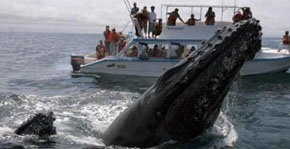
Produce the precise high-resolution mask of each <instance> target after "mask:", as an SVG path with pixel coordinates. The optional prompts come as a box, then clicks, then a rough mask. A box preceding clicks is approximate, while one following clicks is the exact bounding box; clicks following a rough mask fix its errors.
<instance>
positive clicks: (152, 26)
mask: <svg viewBox="0 0 290 149" xmlns="http://www.w3.org/2000/svg"><path fill="white" fill-rule="evenodd" d="M154 30H155V24H154V23H149V32H153V31H154Z"/></svg>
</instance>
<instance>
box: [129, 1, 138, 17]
mask: <svg viewBox="0 0 290 149" xmlns="http://www.w3.org/2000/svg"><path fill="white" fill-rule="evenodd" d="M138 11H139V8H138V7H137V3H136V2H135V3H134V4H133V8H132V9H131V15H135V14H137V13H138Z"/></svg>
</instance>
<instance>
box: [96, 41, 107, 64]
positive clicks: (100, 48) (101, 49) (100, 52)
mask: <svg viewBox="0 0 290 149" xmlns="http://www.w3.org/2000/svg"><path fill="white" fill-rule="evenodd" d="M105 53H106V48H105V45H104V43H103V40H100V42H99V44H98V45H97V47H96V58H97V60H100V59H103V58H105Z"/></svg>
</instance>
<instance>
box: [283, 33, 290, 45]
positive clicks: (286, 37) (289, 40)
mask: <svg viewBox="0 0 290 149" xmlns="http://www.w3.org/2000/svg"><path fill="white" fill-rule="evenodd" d="M282 43H283V44H286V45H290V39H289V37H288V36H285V35H284V36H283V39H282Z"/></svg>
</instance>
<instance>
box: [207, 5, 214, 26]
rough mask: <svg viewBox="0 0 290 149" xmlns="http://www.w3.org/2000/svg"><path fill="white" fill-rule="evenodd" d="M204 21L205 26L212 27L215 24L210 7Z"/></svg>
mask: <svg viewBox="0 0 290 149" xmlns="http://www.w3.org/2000/svg"><path fill="white" fill-rule="evenodd" d="M205 17H206V20H205V24H206V25H214V23H215V13H214V11H213V10H212V7H209V8H208V11H207V12H206V14H205Z"/></svg>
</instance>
